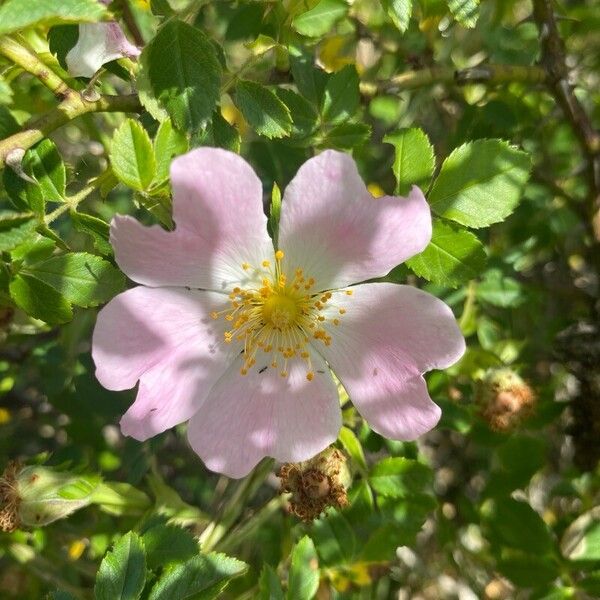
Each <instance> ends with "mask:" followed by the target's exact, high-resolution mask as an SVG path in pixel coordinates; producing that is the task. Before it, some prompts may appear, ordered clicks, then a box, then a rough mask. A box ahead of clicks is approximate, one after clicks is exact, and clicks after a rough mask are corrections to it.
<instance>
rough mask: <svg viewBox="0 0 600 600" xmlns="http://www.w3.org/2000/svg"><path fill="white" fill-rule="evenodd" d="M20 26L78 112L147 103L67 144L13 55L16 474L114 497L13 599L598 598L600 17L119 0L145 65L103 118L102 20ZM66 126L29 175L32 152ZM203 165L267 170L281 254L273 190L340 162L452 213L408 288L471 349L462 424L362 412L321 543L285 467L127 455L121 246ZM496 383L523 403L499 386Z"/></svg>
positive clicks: (7, 394) (386, 5)
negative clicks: (305, 168)
mask: <svg viewBox="0 0 600 600" xmlns="http://www.w3.org/2000/svg"><path fill="white" fill-rule="evenodd" d="M0 4H1V6H0V23H1V24H0V34H2V35H8V34H10V35H11V36H12V37H11V39H13V40H14V41H17V42H18V43H19V44H21V45H22V48H24V49H25V50H26V54H27V53H29V55H33V56H34V57H37V58H36V60H38V61H39V64H41V65H43V67H44V69H49V70H51V71H52V72H53V73H55V74H57V75H58V77H60V78H62V79H63V80H64V81H65V82H66V83H67V84H68V85H69V86H70V87H71V88H72V90H74V92H73V93H74V94H77V95H78V94H80V93H88V94H92V95H93V94H99V95H102V96H106V95H111V96H112V95H119V96H121V95H126V94H130V93H131V92H132V91H133V92H134V93H135V94H139V100H140V102H141V106H138V105H137V104H135V107H136V110H137V111H138V112H139V114H138V115H133V114H130V115H123V114H114V113H113V112H111V111H107V112H101V111H100V110H98V111H96V110H92V111H90V112H87V113H85V114H84V113H82V112H79V113H77V114H73V115H72V116H73V118H72V119H71V118H67V119H66V120H65V121H64V122H63V121H61V122H59V121H58V120H57V118H62V117H57V113H56V106H57V104H58V102H59V101H62V102H63V103H64V102H67V106H68V107H70V106H71V105H70V104H68V103H69V102H70V100H69V97H68V96H67V97H66V98H65V97H63V96H60V94H59V96H60V98H58V99H57V98H55V97H54V94H53V93H52V92H51V91H50V90H49V89H47V87H48V86H47V85H46V86H45V85H44V77H43V76H40V73H39V71H38V72H37V76H36V73H32V70H31V69H27V68H24V65H23V64H19V63H18V62H15V60H14V59H11V58H10V57H9V56H7V55H6V52H2V51H0V53H1V54H2V58H1V59H0V103H1V105H0V137H1V138H6V140H5V141H4V142H0V157H1V158H2V160H3V161H7V162H9V163H10V164H11V166H10V167H6V168H5V169H4V171H3V179H2V189H1V191H0V202H1V213H0V252H1V259H2V260H1V262H0V340H1V347H0V467H2V466H6V465H8V463H9V461H10V460H21V461H25V462H27V463H29V464H42V463H44V464H45V465H46V467H48V468H50V469H56V473H59V474H60V475H56V477H58V479H59V480H60V481H63V480H64V479H65V477H66V478H67V479H69V478H72V477H77V476H80V477H81V478H82V479H81V480H85V481H88V479H87V478H91V479H90V480H89V481H91V482H93V483H94V485H97V486H98V487H97V488H95V491H93V492H90V490H87V492H86V494H87V493H88V492H89V497H88V496H87V495H86V496H85V501H84V500H81V497H79V496H78V497H77V498H78V499H77V500H73V498H70V499H69V500H70V501H71V502H80V503H82V504H81V506H79V505H77V508H80V510H78V511H77V512H73V513H72V514H70V516H68V518H65V519H61V520H56V521H55V520H54V519H52V521H53V522H51V523H50V522H49V524H48V525H47V526H46V527H43V528H42V527H37V526H35V524H33V523H29V522H28V523H26V524H24V525H23V526H22V528H20V529H18V530H17V531H14V532H11V533H8V532H7V533H0V597H1V598H7V599H10V598H18V599H37V598H45V597H50V598H54V599H62V600H65V599H67V598H91V597H94V595H95V597H96V598H107V599H108V598H110V599H111V600H112V599H116V598H128V599H129V598H131V599H134V598H150V599H152V600H156V599H161V600H162V599H165V600H166V599H167V598H169V599H177V598H188V597H189V598H214V597H217V596H218V595H219V594H222V595H223V597H231V598H284V597H285V598H289V599H290V600H298V599H304V598H306V599H308V598H313V597H315V595H317V596H316V597H318V598H340V599H342V598H348V599H350V598H381V599H384V598H392V597H394V598H396V597H399V598H403V599H405V598H406V599H408V598H413V597H414V598H435V599H437V598H457V597H460V598H489V599H490V600H492V599H494V600H495V599H504V598H532V599H534V598H535V599H546V600H550V599H553V600H554V599H563V598H565V599H566V598H593V597H598V596H600V575H599V574H600V551H599V547H600V542H599V539H600V538H599V531H600V529H599V528H600V526H599V521H600V514H599V512H598V510H599V509H598V498H599V494H600V486H599V485H598V481H599V473H598V458H599V456H600V450H599V449H600V408H599V407H600V389H599V385H598V381H600V371H599V369H600V347H599V345H598V344H599V342H598V340H600V324H599V320H598V309H599V295H600V288H599V286H600V280H599V278H600V250H599V248H600V245H599V239H600V233H599V231H600V217H598V209H599V208H600V202H599V198H600V196H599V195H598V194H600V188H598V186H597V181H596V182H595V180H594V177H595V175H594V168H597V167H598V165H597V164H596V163H595V162H594V161H595V159H594V156H595V155H598V148H600V143H599V146H598V147H597V148H596V149H595V150H594V149H593V148H592V146H591V145H590V144H591V142H593V139H594V138H593V129H594V124H596V127H597V126H598V123H599V122H600V85H599V75H598V73H600V12H599V11H598V6H597V3H596V2H595V1H594V0H570V1H567V0H565V1H562V2H556V3H552V2H550V1H549V0H535V1H534V2H533V3H532V2H530V1H529V0H482V1H481V2H479V1H478V0H464V1H456V0H447V1H446V0H390V1H383V0H382V1H381V2H379V1H377V0H355V1H354V2H346V1H345V0H302V1H300V0H283V1H274V0H231V1H230V0H222V1H219V2H208V1H196V0H150V1H148V0H115V1H114V2H113V3H112V4H111V5H110V7H109V10H110V11H112V15H113V16H114V17H115V18H118V19H120V22H121V23H122V24H123V26H124V28H125V30H126V31H127V33H128V34H129V35H130V37H131V36H133V38H132V39H135V40H136V42H138V43H139V44H140V45H141V42H142V41H143V42H144V47H143V52H142V56H141V58H140V60H139V62H138V63H133V62H131V61H129V60H127V59H124V60H121V61H117V62H114V63H111V64H109V65H106V68H105V69H104V70H103V71H102V72H101V73H100V75H99V77H98V79H97V80H96V81H95V82H92V85H91V88H90V89H88V90H87V91H86V92H84V90H86V87H87V86H88V82H87V81H84V80H82V79H79V80H74V79H72V78H70V77H69V75H68V73H67V72H66V71H65V70H64V66H65V64H64V57H65V55H66V53H67V52H68V50H69V49H70V48H71V47H72V46H73V45H74V43H75V41H76V35H74V33H75V31H74V30H75V29H76V25H73V23H79V22H85V21H96V20H98V19H99V17H100V16H101V14H102V13H103V9H102V8H101V6H100V5H99V4H98V3H97V2H93V1H92V0H69V2H68V3H64V2H62V0H61V1H59V0H44V1H42V0H5V1H4V2H2V3H0ZM33 5H35V7H34V6H33ZM534 5H535V6H536V7H537V8H536V10H537V12H536V14H535V15H534V14H533V12H532V11H533V7H534ZM64 7H66V8H64ZM540 7H541V8H540ZM33 8H35V10H33ZM542 9H543V10H542ZM544 10H546V11H548V10H550V11H551V12H552V11H553V13H554V14H555V16H556V18H557V19H558V21H557V22H558V30H557V33H558V35H559V36H560V39H562V42H563V43H564V48H563V47H561V44H558V45H557V46H556V48H554V50H556V51H557V52H558V53H559V58H560V57H562V59H563V62H564V64H563V65H562V67H564V68H565V69H566V68H567V67H568V73H567V72H562V73H561V72H560V71H561V69H560V68H558V71H557V70H556V69H555V67H557V63H556V58H557V57H556V56H554V55H549V54H548V52H549V50H548V48H547V47H546V46H545V45H544V43H542V42H543V40H541V39H540V29H541V30H542V31H543V32H547V31H548V28H547V23H546V24H545V25H544V23H543V22H542V20H543V18H545V17H544V14H546V13H544V12H543V11H544ZM540 11H541V12H540ZM546 16H547V14H546ZM544 27H546V29H544ZM3 39H6V38H0V44H1V42H2V40H3ZM0 50H1V49H0ZM565 61H566V62H565ZM30 66H31V65H30ZM38 66H39V65H38ZM558 67H561V65H560V64H559V65H558ZM28 70H29V72H26V71H28ZM561 82H562V83H561ZM561 85H562V86H563V87H562V88H561V87H560V86H561ZM565 86H566V87H565ZM571 86H574V88H573V89H572V88H571ZM92 90H93V91H92ZM561 90H562V91H561ZM565 90H566V91H565ZM561 94H566V96H567V98H570V97H572V98H576V99H577V100H576V101H577V102H579V103H580V107H581V111H582V113H583V115H584V117H585V118H584V120H583V121H581V120H577V119H576V118H574V117H573V114H570V113H569V107H568V106H567V107H565V104H564V96H561ZM135 102H136V103H137V100H135ZM61 106H64V104H63V105H61ZM132 106H134V105H133V104H132ZM74 110H75V109H74ZM53 111H54V112H53ZM48 113H49V114H50V117H45V118H46V120H45V121H44V122H43V123H42V124H41V125H39V124H38V125H39V127H40V128H41V130H42V133H43V135H42V136H41V138H40V139H41V141H39V143H37V144H34V143H32V144H30V145H29V146H27V147H26V148H24V150H27V151H26V152H25V154H24V156H18V157H17V158H18V160H16V161H15V160H14V158H15V157H14V155H13V156H12V160H9V159H10V158H11V157H10V156H9V155H7V154H6V151H7V149H11V148H12V149H14V147H19V145H18V144H17V145H16V146H11V139H14V138H10V136H12V135H13V134H16V133H17V132H18V131H21V130H23V131H29V130H30V129H31V125H30V124H28V123H29V121H28V120H29V119H30V118H39V117H41V116H43V115H47V114H48ZM576 114H578V113H577V111H576ZM580 116H581V115H580ZM75 117H77V118H75ZM53 119H54V120H53ZM586 127H587V129H589V130H590V131H591V132H592V133H590V131H588V132H587V133H588V134H589V135H588V138H589V139H588V138H586V135H585V133H586V131H585V130H586ZM590 128H591V129H590ZM48 136H49V137H48ZM590 136H591V137H590ZM586 139H587V141H586ZM590 140H591V141H590ZM586 144H587V145H586ZM198 145H216V146H221V147H224V148H228V149H232V150H234V151H236V152H240V153H241V154H242V155H243V156H244V157H246V158H247V159H248V160H249V162H250V163H251V164H252V165H253V166H254V167H255V169H256V170H257V172H258V173H259V174H260V176H261V178H262V180H263V184H264V189H265V192H266V194H265V198H269V199H270V198H272V208H271V215H272V218H271V221H270V227H271V230H272V232H273V233H275V232H276V224H277V215H278V213H279V210H280V202H281V193H280V192H279V190H282V189H284V188H285V186H286V184H287V183H288V182H289V180H290V179H291V177H292V176H293V175H294V174H295V172H296V171H297V169H298V167H299V166H300V165H301V164H302V162H304V161H305V160H306V159H307V158H308V157H310V156H311V155H313V154H314V153H315V152H316V151H319V150H321V149H324V148H337V149H341V150H345V151H349V152H352V154H353V156H354V157H355V159H356V160H357V162H358V164H359V167H360V169H361V172H362V174H363V176H364V179H365V181H366V182H367V183H368V184H369V189H370V190H371V192H372V193H373V194H374V195H376V196H377V195H382V194H385V193H387V194H394V193H400V194H405V193H407V192H408V190H409V189H410V186H411V185H413V184H417V185H419V186H421V187H422V188H423V189H424V190H425V191H426V192H427V194H428V200H429V202H430V204H431V207H432V211H433V213H434V234H433V239H432V243H431V245H430V246H429V247H428V248H427V249H426V250H425V252H424V253H422V254H421V255H419V256H417V257H414V258H413V259H411V260H410V261H409V262H408V263H407V264H405V265H400V266H398V267H397V268H396V269H394V270H393V271H392V272H391V273H390V274H389V276H388V278H389V280H391V281H395V282H403V283H404V282H409V283H411V284H414V285H419V286H422V287H424V288H425V289H427V290H428V291H430V292H431V293H434V294H435V295H437V296H438V297H440V298H442V299H444V300H445V301H446V302H447V303H448V304H449V305H450V306H451V307H452V308H453V310H454V311H455V314H456V315H457V317H458V318H459V321H460V325H461V328H462V330H463V332H464V334H465V336H466V338H467V342H468V350H467V353H466V354H465V356H464V358H463V359H462V360H461V361H460V363H458V364H457V365H455V366H454V367H452V368H451V369H449V370H448V371H446V372H435V373H433V374H431V375H430V376H429V378H428V384H429V389H430V393H431V395H432V397H433V398H434V400H435V401H436V402H437V403H439V404H440V406H441V407H442V409H443V416H442V421H441V423H440V426H439V427H438V428H437V429H436V430H435V431H433V432H431V433H430V434H428V435H427V436H424V437H423V438H422V439H420V440H419V441H418V442H411V443H400V442H391V441H389V440H385V439H383V438H382V437H381V436H379V435H377V434H376V433H374V432H373V431H371V430H370V429H369V428H368V427H367V425H366V424H365V423H364V422H362V420H361V419H360V417H359V416H358V414H357V413H356V411H355V410H354V409H353V408H352V407H351V405H350V404H349V403H346V404H344V425H345V427H344V428H343V429H342V432H341V434H340V439H339V440H338V446H339V447H340V448H342V449H344V450H345V452H346V453H347V455H348V456H349V461H350V465H351V468H352V471H353V483H352V486H351V487H350V488H349V490H348V496H349V504H348V506H347V507H346V508H344V509H343V510H341V511H339V512H335V511H329V512H327V514H325V515H324V516H323V517H322V518H320V519H318V520H317V521H315V522H314V523H310V524H306V523H301V522H298V521H297V520H296V519H295V518H294V517H292V516H290V515H288V514H287V513H286V512H285V510H284V504H285V499H284V498H283V499H282V498H280V497H279V496H278V494H277V482H276V480H275V478H274V476H273V474H272V473H273V470H272V465H271V463H270V462H269V461H265V462H263V463H262V464H261V465H259V467H258V468H257V469H256V470H255V472H254V473H253V474H251V475H250V476H249V477H248V478H247V479H245V480H243V481H240V482H234V481H229V480H227V479H226V478H225V477H220V476H218V475H215V474H213V473H210V472H208V471H206V470H205V469H204V468H203V466H202V464H201V463H200V461H199V459H197V457H196V456H195V455H194V454H193V453H192V452H191V450H190V449H189V447H188V446H187V444H186V442H185V436H184V435H182V427H178V428H176V429H175V430H173V431H169V432H166V433H164V434H162V435H160V436H158V437H156V438H154V439H152V440H151V441H149V442H146V443H143V444H140V443H138V442H135V441H134V440H132V439H129V438H124V437H122V436H121V435H120V434H119V431H118V429H117V427H116V423H117V421H118V418H119V416H120V415H121V414H122V413H123V412H124V410H125V409H126V407H127V406H129V404H130V403H131V401H132V398H133V392H118V393H116V392H109V391H107V390H104V389H102V388H101V386H100V385H99V384H98V382H97V381H96V380H95V378H94V371H93V365H92V362H91V358H90V353H89V350H90V337H91V331H92V327H93V324H94V319H95V308H94V307H97V306H98V305H99V304H102V303H104V302H106V301H107V300H108V299H110V298H111V297H113V296H114V295H115V294H116V293H118V292H119V291H121V290H122V289H124V286H125V280H124V277H123V276H122V274H121V273H120V272H119V270H118V268H117V267H116V265H115V263H114V260H113V257H112V249H111V246H110V244H109V241H108V231H109V227H108V223H109V221H110V219H111V217H112V215H114V214H115V213H116V212H122V213H131V214H134V215H135V216H136V217H137V218H139V219H140V220H141V221H143V222H146V223H152V222H158V223H160V224H162V225H163V226H164V227H166V228H171V227H172V220H171V206H170V190H169V183H168V165H169V163H170V160H171V159H172V158H173V157H174V156H176V155H178V154H181V153H183V152H185V151H186V150H187V149H188V148H191V147H195V146H198ZM594 153H595V154H594ZM598 160H600V159H598ZM271 190H273V193H272V194H271ZM266 204H269V201H267V202H266ZM594 218H595V219H596V222H595V227H596V228H595V229H594ZM498 369H502V371H500V372H501V373H505V372H506V371H505V370H506V369H509V370H510V372H511V373H514V374H515V375H516V374H518V375H520V377H517V378H516V379H514V378H512V376H511V378H509V380H506V381H504V380H503V383H502V382H501V383H500V384H497V383H494V386H495V387H494V386H492V387H490V385H489V382H490V381H492V380H493V381H496V379H497V378H496V379H494V376H495V375H497V374H498V373H499V371H497V370H498ZM515 382H516V383H515ZM486 385H487V388H486ZM342 397H343V398H344V399H345V400H347V398H345V397H344V396H343V394H342ZM40 468H41V467H40ZM65 473H69V475H65ZM69 481H70V479H69ZM89 481H88V483H89ZM90 485H92V484H91V483H90ZM86 489H87V488H86ZM61 490H62V491H61ZM59 492H60V494H63V495H60V494H59V498H60V501H61V502H65V501H66V500H67V498H66V497H65V496H64V493H67V492H65V490H64V489H63V488H62V487H61V488H60V489H59ZM70 492H73V490H70ZM70 492H68V493H70ZM57 493H58V492H57ZM52 497H53V498H54V496H52ZM1 499H2V496H0V500H1ZM84 506H85V507H84ZM69 512H72V511H69ZM62 516H64V515H62ZM25 525H27V526H25ZM48 594H50V595H49V596H47V595H48ZM469 594H470V595H469Z"/></svg>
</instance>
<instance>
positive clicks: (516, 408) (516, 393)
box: [477, 368, 536, 431]
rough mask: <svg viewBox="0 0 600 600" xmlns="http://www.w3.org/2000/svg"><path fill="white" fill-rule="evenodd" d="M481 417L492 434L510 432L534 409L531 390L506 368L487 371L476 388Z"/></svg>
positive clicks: (533, 396) (534, 400) (533, 395)
mask: <svg viewBox="0 0 600 600" xmlns="http://www.w3.org/2000/svg"><path fill="white" fill-rule="evenodd" d="M477 402H478V403H479V406H480V412H481V416H482V417H483V418H484V419H485V420H486V421H487V423H488V424H489V426H490V428H491V429H493V430H494V431H510V430H512V429H514V428H515V427H517V426H518V425H519V424H520V423H522V422H523V421H524V420H525V419H526V418H528V417H529V416H530V415H531V414H532V413H533V409H534V407H535V402H536V398H535V394H534V392H533V390H532V389H531V387H530V386H529V385H528V384H527V383H526V382H525V381H524V380H523V379H522V378H521V377H519V375H517V374H516V373H515V372H514V371H512V370H511V369H508V368H503V369H492V370H490V371H488V373H487V374H486V376H485V377H484V379H483V381H482V382H481V383H480V385H479V389H478V392H477Z"/></svg>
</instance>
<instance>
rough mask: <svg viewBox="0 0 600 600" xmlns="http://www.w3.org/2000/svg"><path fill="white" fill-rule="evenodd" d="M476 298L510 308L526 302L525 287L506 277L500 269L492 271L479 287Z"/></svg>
mask: <svg viewBox="0 0 600 600" xmlns="http://www.w3.org/2000/svg"><path fill="white" fill-rule="evenodd" d="M476 296H477V298H478V299H479V300H483V301H484V302H487V303H488V304H492V305H493V306H500V307H501V308H510V307H513V306H519V305H520V304H522V303H523V302H524V301H525V297H524V292H523V286H522V285H521V284H520V283H519V282H518V281H517V280H516V279H513V278H512V277H505V276H504V274H503V273H502V271H500V269H490V270H489V271H488V272H487V273H486V274H485V277H484V279H483V281H482V282H481V283H479V284H478V285H477V289H476Z"/></svg>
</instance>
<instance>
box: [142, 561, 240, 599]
mask: <svg viewBox="0 0 600 600" xmlns="http://www.w3.org/2000/svg"><path fill="white" fill-rule="evenodd" d="M246 568H247V565H246V563H243V562H242V561H241V560H237V559H236V558H231V557H229V556H225V555H224V554H217V553H215V552H211V553H210V554H201V555H200V556H194V557H193V558H190V559H189V560H187V561H185V562H184V563H180V564H178V565H177V566H176V567H174V568H173V569H171V570H170V571H167V572H166V573H164V574H163V575H162V576H161V577H160V579H159V580H158V581H157V583H156V584H155V585H154V587H153V588H152V592H151V593H150V597H149V600H173V599H174V598H177V600H192V598H193V600H211V599H212V598H216V597H217V596H218V595H219V594H220V593H221V592H222V591H223V590H224V589H225V587H226V586H227V584H228V583H229V582H230V581H231V579H233V578H234V577H237V576H238V575H241V574H242V573H243V572H244V571H245V570H246Z"/></svg>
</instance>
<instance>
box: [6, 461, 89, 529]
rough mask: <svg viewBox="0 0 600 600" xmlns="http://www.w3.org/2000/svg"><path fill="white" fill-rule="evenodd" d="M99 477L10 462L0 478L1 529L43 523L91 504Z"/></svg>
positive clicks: (48, 522)
mask: <svg viewBox="0 0 600 600" xmlns="http://www.w3.org/2000/svg"><path fill="white" fill-rule="evenodd" d="M99 483H100V478H99V477H97V476H93V475H92V476H90V475H77V474H74V473H69V472H66V471H59V470H57V469H55V468H52V467H45V466H38V465H32V466H28V467H22V466H21V465H20V464H18V463H15V462H13V463H9V465H8V466H7V467H6V469H5V471H4V474H3V476H2V478H0V530H2V531H7V532H10V531H14V530H15V529H17V528H18V527H20V526H21V525H25V526H28V527H43V526H44V525H48V524H50V523H52V522H54V521H56V520H58V519H63V518H65V517H68V516H69V515H70V514H71V513H73V512H75V511H76V510H79V509H80V508H83V507H84V506H87V505H88V504H90V503H91V502H92V500H93V492H94V490H95V489H96V488H97V487H98V485H99Z"/></svg>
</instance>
